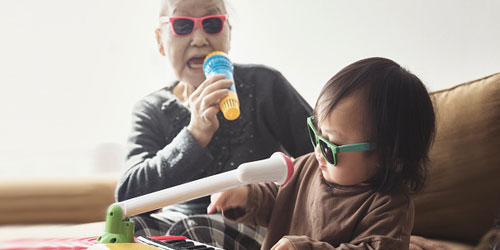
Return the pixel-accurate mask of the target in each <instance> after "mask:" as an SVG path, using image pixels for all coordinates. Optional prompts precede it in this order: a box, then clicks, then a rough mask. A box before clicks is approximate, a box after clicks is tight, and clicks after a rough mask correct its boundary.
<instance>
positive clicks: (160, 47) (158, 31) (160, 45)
mask: <svg viewBox="0 0 500 250" xmlns="http://www.w3.org/2000/svg"><path fill="white" fill-rule="evenodd" d="M155 37H156V42H157V43H158V50H159V51H160V54H161V55H162V56H165V48H163V43H162V42H161V29H160V28H158V29H156V30H155Z"/></svg>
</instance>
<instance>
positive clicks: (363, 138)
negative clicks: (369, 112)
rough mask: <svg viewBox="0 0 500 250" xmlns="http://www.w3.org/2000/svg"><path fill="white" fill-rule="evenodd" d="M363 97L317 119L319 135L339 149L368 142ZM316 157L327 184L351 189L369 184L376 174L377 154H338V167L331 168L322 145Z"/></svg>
mask: <svg viewBox="0 0 500 250" xmlns="http://www.w3.org/2000/svg"><path fill="white" fill-rule="evenodd" d="M361 97H362V95H359V94H357V93H354V94H353V95H350V96H347V97H344V98H343V99H342V100H340V102H339V103H338V104H337V105H336V106H335V107H334V109H333V110H332V112H331V113H330V115H328V116H326V117H324V116H321V115H319V116H318V133H319V134H320V135H321V136H323V137H325V139H327V140H328V141H330V142H332V143H333V144H336V145H339V146H340V145H345V144H354V143H363V142H369V141H370V137H369V136H368V130H367V126H368V125H367V121H366V120H365V117H366V116H365V114H366V113H365V110H364V109H365V108H364V107H365V105H363V102H362V98H361ZM314 154H315V156H316V159H317V161H318V163H319V167H320V168H321V172H322V174H323V177H324V178H325V180H326V181H328V182H330V183H335V184H339V185H344V186H352V185H356V184H359V183H362V182H365V181H367V180H369V179H370V178H371V177H373V176H374V175H375V173H376V171H377V169H378V168H377V157H376V154H375V153H374V151H353V152H342V153H337V165H336V166H333V165H331V164H329V163H328V162H327V161H326V160H325V158H324V157H323V155H322V153H321V149H320V148H319V144H318V145H317V146H316V148H315V150H314Z"/></svg>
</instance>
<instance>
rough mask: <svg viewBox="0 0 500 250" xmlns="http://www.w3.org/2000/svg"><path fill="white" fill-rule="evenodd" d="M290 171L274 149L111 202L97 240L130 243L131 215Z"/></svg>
mask: <svg viewBox="0 0 500 250" xmlns="http://www.w3.org/2000/svg"><path fill="white" fill-rule="evenodd" d="M292 174H293V163H292V160H290V158H288V157H287V156H286V155H284V154H283V153H280V152H276V153H274V154H273V155H271V157H270V158H268V159H264V160H259V161H254V162H247V163H243V164H241V165H240V166H239V167H238V168H237V169H234V170H231V171H228V172H224V173H220V174H217V175H212V176H209V177H206V178H202V179H199V180H195V181H192V182H188V183H184V184H181V185H178V186H175V187H171V188H166V189H163V190H160V191H156V192H153V193H149V194H145V195H142V196H138V197H135V198H132V199H129V200H125V201H121V202H116V203H113V204H111V205H110V206H109V208H108V210H107V212H106V227H105V230H104V233H103V234H102V235H101V236H99V237H98V238H97V241H98V242H99V243H106V244H107V243H133V242H135V240H134V227H135V224H134V222H133V221H130V220H129V217H130V216H133V215H137V214H141V213H145V212H149V211H152V210H155V209H158V208H161V207H164V206H168V205H171V204H175V203H178V202H181V201H187V200H192V199H195V198H199V197H203V196H207V195H210V194H213V193H217V192H222V191H224V190H228V189H231V188H235V187H239V186H243V185H247V184H252V183H259V182H276V183H277V184H279V185H284V184H285V183H286V182H288V180H289V179H290V178H291V176H292Z"/></svg>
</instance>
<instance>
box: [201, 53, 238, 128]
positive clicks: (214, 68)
mask: <svg viewBox="0 0 500 250" xmlns="http://www.w3.org/2000/svg"><path fill="white" fill-rule="evenodd" d="M203 73H205V76H206V77H207V78H209V77H212V76H213V75H215V74H225V75H226V79H229V80H231V81H233V85H231V87H229V94H228V96H226V97H224V98H223V99H222V100H221V101H220V103H219V107H220V109H221V111H222V113H223V114H224V117H225V118H226V119H227V120H235V119H236V118H238V117H239V116H240V102H239V100H238V95H237V94H236V87H235V86H234V78H233V64H232V63H231V61H230V60H229V58H228V57H227V55H226V53H224V52H222V51H214V52H212V53H210V54H208V55H207V56H206V57H205V60H204V62H203Z"/></svg>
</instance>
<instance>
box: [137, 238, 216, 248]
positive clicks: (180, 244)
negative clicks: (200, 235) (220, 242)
mask: <svg viewBox="0 0 500 250" xmlns="http://www.w3.org/2000/svg"><path fill="white" fill-rule="evenodd" d="M138 241H140V242H142V243H146V244H149V245H153V246H156V247H160V248H161V249H167V250H170V249H172V250H184V249H198V250H215V248H214V247H211V246H209V245H203V244H202V243H201V242H198V243H199V244H201V245H195V243H194V242H193V241H186V240H184V239H176V240H164V241H160V240H156V239H152V238H144V237H142V236H139V237H138ZM217 249H220V248H217Z"/></svg>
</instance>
